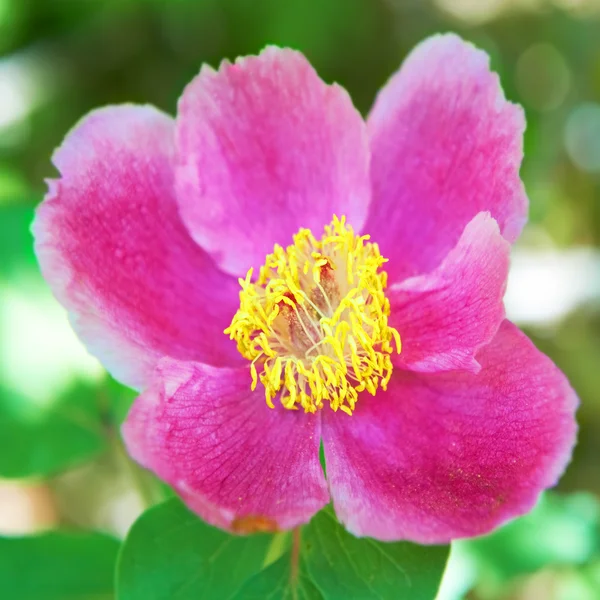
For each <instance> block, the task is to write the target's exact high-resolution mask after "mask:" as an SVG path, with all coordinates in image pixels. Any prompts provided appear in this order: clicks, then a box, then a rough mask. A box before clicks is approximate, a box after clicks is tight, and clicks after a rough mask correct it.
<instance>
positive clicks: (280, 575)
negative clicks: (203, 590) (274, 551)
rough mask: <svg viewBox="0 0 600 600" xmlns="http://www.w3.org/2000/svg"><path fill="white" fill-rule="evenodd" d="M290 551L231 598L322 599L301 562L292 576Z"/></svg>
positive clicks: (240, 599) (265, 599) (259, 599)
mask: <svg viewBox="0 0 600 600" xmlns="http://www.w3.org/2000/svg"><path fill="white" fill-rule="evenodd" d="M291 566H292V556H291V553H289V552H288V553H287V554H284V555H283V556H282V557H281V558H280V559H279V560H278V561H277V562H275V563H273V564H272V565H271V566H269V567H267V568H266V569H265V570H264V571H262V572H260V573H258V574H257V575H255V576H254V577H252V578H251V579H250V580H248V582H247V583H246V584H245V585H244V586H243V587H242V588H241V589H240V590H239V592H238V593H237V594H235V595H234V596H233V597H232V600H233V599H234V598H235V600H238V599H239V600H323V595H322V594H321V593H320V592H319V590H318V589H317V588H316V587H315V586H314V584H313V583H312V582H311V581H310V579H309V577H308V574H307V572H306V567H305V565H304V563H303V562H301V563H300V565H299V570H298V572H297V573H295V574H294V575H293V576H292V568H291Z"/></svg>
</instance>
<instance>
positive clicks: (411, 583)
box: [302, 508, 450, 600]
mask: <svg viewBox="0 0 600 600" xmlns="http://www.w3.org/2000/svg"><path fill="white" fill-rule="evenodd" d="M449 551H450V547H449V546H418V545H416V544H411V543H408V542H394V543H386V542H379V541H377V540H373V539H370V538H355V537H354V536H352V535H351V534H349V533H348V532H347V531H346V530H345V529H344V528H343V527H342V526H341V525H340V524H339V523H338V522H337V520H336V518H335V516H334V515H333V511H332V510H331V509H329V508H327V509H325V510H323V511H321V512H320V513H319V514H317V515H316V516H315V517H314V518H313V520H312V521H311V522H310V523H309V524H308V525H307V526H306V527H304V528H303V530H302V556H303V558H304V561H305V563H306V568H307V572H308V575H309V576H310V578H311V580H312V581H313V582H314V584H315V586H316V587H317V588H318V589H319V590H320V592H321V593H322V594H323V598H324V599H325V600H338V599H339V600H346V599H347V598H361V599H365V600H366V599H370V598H373V599H379V600H387V599H388V598H389V599H397V598H410V600H432V599H433V598H435V595H436V592H437V590H438V587H439V584H440V581H441V579H442V575H443V573H444V569H445V566H446V560H447V559H448V554H449Z"/></svg>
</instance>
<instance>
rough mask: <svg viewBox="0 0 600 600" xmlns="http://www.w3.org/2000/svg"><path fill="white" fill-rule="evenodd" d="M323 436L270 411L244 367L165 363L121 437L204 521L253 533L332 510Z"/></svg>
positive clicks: (300, 420)
mask: <svg viewBox="0 0 600 600" xmlns="http://www.w3.org/2000/svg"><path fill="white" fill-rule="evenodd" d="M320 430H321V423H320V420H319V418H318V417H316V416H313V415H307V414H305V413H304V412H302V411H298V412H296V411H289V410H286V409H284V408H282V407H280V406H278V407H277V408H275V409H270V408H268V407H267V405H266V403H265V398H264V394H263V392H262V391H258V390H257V391H255V392H251V391H250V373H249V369H248V368H246V367H242V368H238V369H231V368H216V367H209V366H207V365H203V364H199V363H180V362H177V361H173V360H170V359H164V360H163V361H161V362H160V364H159V367H158V368H157V370H156V374H155V379H154V381H153V383H152V385H151V387H150V388H149V389H148V390H147V391H145V392H144V393H143V394H142V395H141V396H140V397H139V398H138V399H137V400H136V401H135V403H134V405H133V408H132V410H131V412H130V413H129V416H128V418H127V421H126V423H125V425H124V426H123V436H124V439H125V443H126V445H127V449H128V451H129V452H130V454H131V455H132V456H133V457H134V458H135V459H136V460H137V461H138V462H139V463H141V464H142V465H143V466H145V467H147V468H148V469H151V470H152V471H154V472H155V473H156V474H157V475H158V476H159V477H160V478H161V479H164V480H165V481H166V482H167V483H169V484H170V485H172V486H173V487H174V488H175V489H176V490H177V491H178V493H180V494H181V495H182V496H183V499H184V501H185V502H186V503H187V504H188V506H189V507H190V508H191V509H192V510H194V511H195V512H197V513H198V514H199V515H200V516H201V517H202V518H203V519H205V520H206V521H208V522H209V523H211V524H213V525H216V526H217V527H222V528H224V529H230V530H232V531H235V532H240V533H249V532H251V531H255V530H261V531H264V530H274V529H287V528H291V527H295V526H296V525H299V524H301V523H305V522H307V521H308V520H309V519H310V518H311V516H312V515H313V514H315V513H316V512H317V511H318V510H320V509H321V508H322V507H323V506H324V505H325V504H327V502H328V501H329V496H328V493H327V486H326V483H325V478H324V476H323V471H322V469H321V465H320V463H319V443H320Z"/></svg>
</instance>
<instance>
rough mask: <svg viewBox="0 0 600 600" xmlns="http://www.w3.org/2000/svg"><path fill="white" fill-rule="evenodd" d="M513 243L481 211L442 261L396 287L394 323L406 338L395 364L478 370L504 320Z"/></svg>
mask: <svg viewBox="0 0 600 600" xmlns="http://www.w3.org/2000/svg"><path fill="white" fill-rule="evenodd" d="M509 253H510V246H509V244H508V242H507V241H506V240H505V239H504V238H503V237H502V235H501V234H500V230H499V229H498V224H497V223H496V221H494V219H492V218H491V217H490V215H489V213H479V214H478V215H477V216H476V217H475V218H474V219H473V220H472V221H471V222H470V223H469V224H468V225H467V226H466V227H465V230H464V232H463V234H462V236H461V238H460V240H459V241H458V244H457V245H456V246H455V247H454V248H453V249H452V250H451V251H450V253H449V254H448V256H447V257H446V258H445V259H444V261H443V262H442V264H441V265H440V266H439V267H438V268H437V269H436V270H435V271H433V272H431V273H428V274H427V275H418V276H416V277H413V278H411V279H406V280H405V281H403V282H402V283H396V284H394V285H393V286H391V287H390V288H389V290H388V293H387V294H386V295H387V296H388V298H389V300H390V303H391V309H392V314H391V318H390V323H391V325H392V326H393V327H395V328H396V329H397V330H398V331H399V332H400V335H401V337H402V353H401V354H399V355H397V354H396V355H394V357H395V358H394V361H395V364H396V365H398V366H401V367H403V368H407V369H411V370H413V371H422V372H429V373H434V372H436V371H451V370H454V369H466V370H469V371H473V372H474V373H476V372H478V371H479V369H480V366H479V363H478V362H477V360H475V354H476V352H477V350H478V349H479V348H481V347H482V346H484V345H485V344H487V343H488V342H490V341H491V340H492V338H493V337H494V335H495V334H496V332H497V331H498V327H500V324H501V323H502V321H503V319H504V306H503V304H502V297H503V296H504V290H505V288H506V278H507V275H508V264H509Z"/></svg>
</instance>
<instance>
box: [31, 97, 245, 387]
mask: <svg viewBox="0 0 600 600" xmlns="http://www.w3.org/2000/svg"><path fill="white" fill-rule="evenodd" d="M173 129H174V123H173V120H172V119H171V118H169V117H168V116H167V115H165V114H163V113H161V112H159V111H158V110H156V109H154V108H152V107H149V106H119V107H109V108H105V109H101V110H97V111H94V112H93V113H91V114H90V115H88V116H87V117H86V118H85V119H84V120H83V121H82V122H81V123H80V124H79V125H78V126H77V127H76V128H75V129H74V130H73V131H72V132H71V133H70V134H69V135H68V136H67V138H66V139H65V141H64V143H63V144H62V146H61V147H60V148H59V149H58V150H57V151H56V153H55V155H54V163H55V164H56V166H57V168H58V170H59V171H60V175H61V177H60V179H58V180H55V181H51V182H50V190H49V192H48V194H47V196H46V198H45V200H44V202H43V203H42V204H41V205H40V207H39V208H38V210H37V214H36V218H35V221H34V224H33V232H34V235H35V247H36V253H37V256H38V260H39V262H40V266H41V269H42V273H43V275H44V277H45V278H46V280H47V281H48V283H49V284H50V286H51V287H52V290H53V292H54V294H55V295H56V297H57V298H58V300H59V301H60V302H61V303H62V304H63V305H64V306H65V307H66V308H67V310H68V311H69V312H70V318H71V322H72V324H73V326H74V328H75V330H76V331H77V332H78V334H79V335H80V337H81V339H82V340H83V342H84V343H85V344H86V346H87V347H88V349H89V350H90V352H91V353H92V354H94V355H95V356H97V357H98V358H99V359H100V360H101V361H102V363H103V364H104V365H105V367H106V368H107V369H108V370H109V371H110V372H111V373H112V374H113V375H114V376H115V377H116V378H117V379H120V380H121V381H123V382H124V383H126V384H127V385H130V386H133V387H137V388H140V387H142V386H143V385H144V382H145V381H146V379H147V377H148V376H149V375H150V374H151V373H152V370H153V368H154V366H155V365H156V362H157V361H158V359H159V358H161V357H162V356H164V355H169V356H172V357H174V358H181V359H190V360H203V361H206V362H210V363H212V364H232V363H235V362H237V361H238V360H240V359H241V357H240V356H239V353H238V352H237V350H236V348H235V344H234V343H232V342H231V341H230V340H228V338H227V336H225V335H224V334H223V329H224V328H225V327H227V325H228V324H229V322H230V320H231V317H232V315H233V314H234V313H235V310H236V308H237V306H238V285H237V282H236V281H235V280H234V279H233V278H232V277H230V276H228V275H225V274H224V273H222V272H220V271H219V270H218V269H217V267H216V266H215V264H214V262H213V261H212V259H211V258H210V257H209V256H208V254H206V253H205V252H204V251H202V250H201V249H200V248H198V246H197V245H196V244H195V242H194V241H193V240H192V239H191V238H190V237H189V235H188V233H187V231H186V229H185V227H184V226H183V224H182V223H181V220H180V218H179V215H178V211H177V206H176V203H175V200H174V192H173V173H172V146H173Z"/></svg>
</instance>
